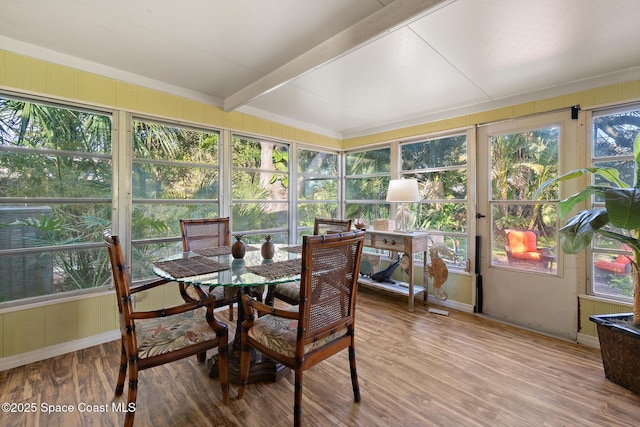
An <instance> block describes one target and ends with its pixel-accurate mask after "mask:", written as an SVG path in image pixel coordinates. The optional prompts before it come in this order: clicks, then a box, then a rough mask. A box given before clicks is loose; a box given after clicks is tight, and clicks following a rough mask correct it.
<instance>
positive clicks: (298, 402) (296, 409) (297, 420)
mask: <svg viewBox="0 0 640 427" xmlns="http://www.w3.org/2000/svg"><path fill="white" fill-rule="evenodd" d="M302 372H303V371H302V368H300V367H299V366H298V367H296V370H295V385H294V390H295V391H294V396H295V397H294V400H293V425H294V427H300V426H301V425H302Z"/></svg>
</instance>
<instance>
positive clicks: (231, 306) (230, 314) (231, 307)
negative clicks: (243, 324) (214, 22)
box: [229, 303, 233, 321]
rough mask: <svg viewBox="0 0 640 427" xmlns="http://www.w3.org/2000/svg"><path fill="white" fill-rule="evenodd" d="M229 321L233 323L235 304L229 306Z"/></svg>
mask: <svg viewBox="0 0 640 427" xmlns="http://www.w3.org/2000/svg"><path fill="white" fill-rule="evenodd" d="M229 320H231V321H233V303H231V304H229Z"/></svg>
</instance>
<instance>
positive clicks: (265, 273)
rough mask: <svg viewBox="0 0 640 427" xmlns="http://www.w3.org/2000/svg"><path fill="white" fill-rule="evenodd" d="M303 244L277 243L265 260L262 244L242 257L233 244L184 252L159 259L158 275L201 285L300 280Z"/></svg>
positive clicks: (242, 285)
mask: <svg viewBox="0 0 640 427" xmlns="http://www.w3.org/2000/svg"><path fill="white" fill-rule="evenodd" d="M300 248H301V247H300V246H289V245H283V244H279V245H276V251H275V254H274V256H273V258H272V259H264V258H262V256H261V254H260V248H259V247H257V248H256V247H253V246H251V245H247V250H246V253H245V255H244V257H243V258H239V259H235V258H233V256H232V255H231V247H230V246H226V247H220V248H211V249H202V250H196V251H192V252H182V253H179V254H176V255H173V256H170V257H167V258H164V259H163V260H162V261H159V262H156V263H154V265H153V272H154V274H156V275H157V276H159V277H162V278H164V279H169V280H172V281H176V282H182V283H186V284H190V285H200V286H233V287H256V286H261V285H274V284H278V283H285V282H290V281H292V280H299V278H300V267H301V256H302V254H301V251H300Z"/></svg>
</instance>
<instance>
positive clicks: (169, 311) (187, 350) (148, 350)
mask: <svg viewBox="0 0 640 427" xmlns="http://www.w3.org/2000/svg"><path fill="white" fill-rule="evenodd" d="M104 240H105V242H106V243H107V248H108V250H109V259H110V261H111V271H112V275H113V283H114V286H115V290H116V297H117V300H118V312H119V318H120V334H121V348H122V351H121V355H120V371H119V373H118V382H117V384H116V391H115V394H116V396H121V395H122V393H123V391H124V380H125V376H126V374H127V372H128V374H129V386H128V393H127V414H126V416H125V422H124V425H125V426H126V427H129V426H132V425H133V420H134V416H135V413H136V410H137V409H139V408H136V406H135V404H136V397H137V393H138V372H139V371H142V370H144V369H148V368H152V367H154V366H158V365H162V364H165V363H169V362H173V361H176V360H179V359H184V358H185V357H189V356H193V355H196V356H197V358H198V361H199V362H201V363H203V362H204V361H205V359H206V352H207V350H210V349H212V348H215V347H217V348H218V360H219V367H220V369H219V378H220V386H221V388H222V400H223V402H224V403H225V404H226V403H228V402H229V374H228V349H227V348H228V345H227V344H228V330H227V326H226V325H225V324H224V323H222V322H219V321H218V320H216V318H215V316H214V312H213V310H214V308H215V297H212V296H207V295H206V294H205V293H204V292H203V291H201V290H200V293H201V295H200V296H201V299H199V300H198V301H195V302H188V303H185V304H182V305H178V306H174V307H169V308H162V309H158V310H149V311H135V310H134V308H133V297H132V295H133V294H135V293H137V292H140V291H144V290H147V289H151V288H155V287H157V286H161V285H164V284H166V283H171V282H169V281H167V280H164V279H162V280H156V281H154V282H152V283H146V284H143V285H140V286H136V287H132V286H131V285H130V280H129V275H128V273H127V268H126V265H125V262H124V254H123V251H122V247H121V246H120V241H119V239H118V236H115V235H112V234H111V230H108V229H107V230H105V231H104ZM198 289H199V288H198Z"/></svg>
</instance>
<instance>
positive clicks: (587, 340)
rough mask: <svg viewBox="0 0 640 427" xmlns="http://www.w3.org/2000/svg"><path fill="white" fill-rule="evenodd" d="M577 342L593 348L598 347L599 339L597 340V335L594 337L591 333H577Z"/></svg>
mask: <svg viewBox="0 0 640 427" xmlns="http://www.w3.org/2000/svg"><path fill="white" fill-rule="evenodd" d="M578 344H582V345H586V346H588V347H593V348H600V341H599V340H598V337H594V336H593V335H585V334H581V333H578Z"/></svg>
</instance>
